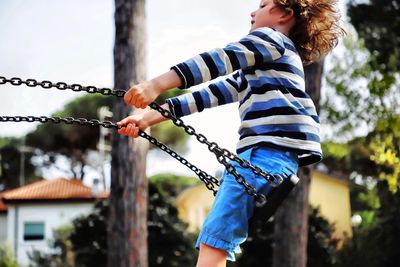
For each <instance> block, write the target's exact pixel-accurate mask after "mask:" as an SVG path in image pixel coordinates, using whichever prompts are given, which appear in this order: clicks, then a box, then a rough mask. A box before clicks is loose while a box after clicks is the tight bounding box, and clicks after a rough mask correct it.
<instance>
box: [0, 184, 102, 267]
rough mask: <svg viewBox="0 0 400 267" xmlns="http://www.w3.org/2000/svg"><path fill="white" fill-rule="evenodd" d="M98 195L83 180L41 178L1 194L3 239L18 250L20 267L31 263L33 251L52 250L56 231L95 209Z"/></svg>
mask: <svg viewBox="0 0 400 267" xmlns="http://www.w3.org/2000/svg"><path fill="white" fill-rule="evenodd" d="M105 197H107V194H106V193H100V194H95V191H92V189H91V188H90V187H87V186H85V185H84V184H83V183H82V182H81V181H80V180H76V179H72V180H67V179H56V180H41V181H39V182H34V183H32V184H29V185H26V186H23V187H20V188H17V189H13V190H9V191H6V192H3V193H2V194H1V195H0V200H2V203H1V202H0V229H1V230H0V242H3V243H6V244H7V245H8V246H9V247H10V248H11V249H12V251H13V252H14V256H15V258H16V259H17V261H18V264H19V266H27V265H28V264H29V258H28V253H29V252H31V251H32V250H34V249H35V250H38V251H41V252H48V251H49V249H50V248H49V241H50V240H52V238H53V230H54V229H56V228H58V227H60V226H64V225H66V224H69V223H71V222H72V220H73V219H74V218H76V217H78V216H81V215H85V214H88V213H90V212H91V210H92V209H93V204H94V202H95V201H96V199H99V198H105Z"/></svg>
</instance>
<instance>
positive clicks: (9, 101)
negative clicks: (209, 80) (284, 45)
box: [0, 0, 400, 267]
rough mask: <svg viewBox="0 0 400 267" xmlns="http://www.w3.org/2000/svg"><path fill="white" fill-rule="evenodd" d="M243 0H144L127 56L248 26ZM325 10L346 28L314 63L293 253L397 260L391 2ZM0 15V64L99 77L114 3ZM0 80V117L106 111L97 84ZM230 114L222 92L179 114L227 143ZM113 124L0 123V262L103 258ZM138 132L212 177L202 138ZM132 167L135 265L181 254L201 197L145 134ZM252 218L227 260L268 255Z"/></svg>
mask: <svg viewBox="0 0 400 267" xmlns="http://www.w3.org/2000/svg"><path fill="white" fill-rule="evenodd" d="M116 2H118V1H116ZM120 2H123V1H120ZM258 5H259V2H258V1H243V0H230V1H227V0H219V1H217V2H215V1H211V0H203V1H199V0H191V1H184V0H170V1H155V0H147V1H145V8H144V10H142V11H143V12H144V13H145V25H146V26H145V28H144V29H143V30H144V33H145V34H144V36H142V38H143V41H144V43H145V51H146V54H145V60H144V61H143V62H136V64H138V65H143V66H142V68H144V70H145V73H146V77H147V78H152V77H154V76H156V75H158V74H161V73H163V72H165V71H166V70H168V69H169V68H170V66H172V65H174V64H176V63H179V62H181V61H183V60H185V59H187V58H189V57H191V56H193V55H196V54H198V53H199V52H203V51H208V50H210V49H212V48H214V47H223V46H225V45H226V44H227V43H229V42H232V41H237V40H239V39H240V38H241V37H243V36H244V35H245V34H247V33H248V31H249V28H250V13H251V11H253V10H255V9H256V8H257V7H258ZM339 7H340V10H341V13H342V20H343V21H342V23H343V25H344V27H345V28H346V31H347V36H346V38H344V39H343V40H342V41H341V42H340V44H339V45H338V47H337V48H335V49H334V51H333V52H332V53H330V54H329V55H328V56H327V57H326V58H325V59H324V61H323V62H322V63H320V64H322V65H323V70H324V71H323V75H322V77H318V79H320V80H321V87H320V88H319V91H318V92H319V96H320V97H319V98H318V101H319V106H320V116H321V124H322V136H323V151H324V160H323V161H322V162H321V163H319V164H317V165H316V166H314V168H313V169H312V170H311V182H310V188H309V194H308V197H307V199H308V200H309V206H308V204H307V207H309V209H308V225H307V232H306V233H303V234H305V235H307V237H308V245H306V249H305V253H306V258H307V259H308V260H307V261H306V262H307V266H310V267H311V266H361V265H363V266H371V267H375V266H400V257H399V256H398V255H400V251H399V248H398V246H397V242H398V240H399V239H400V235H399V233H400V229H399V226H400V219H399V218H400V208H399V206H400V205H399V204H400V193H399V191H398V189H399V177H400V111H399V102H400V92H399V89H398V88H399V83H400V77H399V70H400V63H399V60H398V59H399V56H400V48H399V47H400V1H398V0H393V1H389V0H376V1H374V0H371V1H340V2H339ZM0 25H2V27H0V36H1V40H2V41H1V42H0V77H6V78H8V79H9V78H12V77H20V78H22V79H24V80H25V79H28V78H33V79H36V80H38V81H42V80H49V81H52V82H61V81H62V82H66V83H68V84H75V83H77V84H82V85H85V86H89V85H94V86H97V87H105V88H114V84H115V77H114V68H115V66H114V56H113V53H114V44H115V30H116V29H115V27H116V26H115V3H114V1H111V0H86V1H77V0H69V1H66V0H57V1H49V0H35V1H34V0H2V1H0ZM322 65H321V66H322ZM0 87H1V88H0V92H1V95H0V116H17V115H19V116H29V115H32V116H42V115H44V116H62V117H68V116H72V117H84V118H88V119H92V118H94V119H100V120H112V121H118V120H119V119H121V117H117V116H116V115H114V114H113V105H114V104H113V101H112V99H111V97H109V96H101V95H88V94H85V93H76V92H72V91H71V90H65V91H60V90H53V89H52V90H45V89H42V88H39V87H34V88H31V87H27V86H23V85H22V86H19V87H16V86H12V85H10V84H4V85H1V86H0ZM115 89H124V90H125V89H128V88H115ZM191 90H192V89H191ZM193 90H196V88H193ZM179 93H182V91H178V90H175V91H173V92H172V94H170V95H164V96H161V97H160V99H158V101H159V102H160V103H161V102H162V101H163V100H164V99H165V98H166V97H169V96H172V95H174V94H179ZM237 112H238V111H237V105H236V104H230V105H226V106H222V107H218V108H215V109H211V110H207V111H204V112H202V113H200V114H194V115H192V116H189V117H187V118H184V121H185V123H188V124H189V125H192V126H194V128H195V129H196V131H197V132H200V133H203V134H205V135H206V136H207V138H208V139H209V140H212V141H215V142H216V143H218V144H219V145H220V146H222V147H224V148H227V149H229V150H230V151H234V150H235V145H236V142H237V139H238V137H239V136H238V134H237V129H238V126H239V118H238V116H237ZM112 134H113V133H112V130H108V129H104V128H102V129H99V128H94V127H92V128H89V127H82V126H77V125H72V126H70V125H50V124H42V125H39V124H38V123H3V122H2V123H1V124H0V266H107V265H106V264H107V257H108V259H110V256H107V254H108V253H109V248H108V247H107V227H109V225H108V216H109V214H108V212H109V210H110V207H109V202H108V199H109V196H110V194H113V192H111V189H110V187H111V186H110V185H111V177H112V176H113V175H112V169H111V157H112V156H111V154H112V153H111V149H112V146H111V139H112V137H111V136H112ZM151 134H152V135H153V136H155V137H157V138H158V139H159V140H161V141H162V142H165V143H167V144H168V145H169V146H171V147H172V148H174V149H175V150H177V151H178V152H179V153H181V154H182V155H184V156H185V158H187V159H189V160H190V161H191V162H193V163H195V164H196V166H198V167H199V168H200V169H203V170H205V171H207V172H208V173H210V174H211V175H215V176H216V177H219V176H220V175H221V173H222V171H223V167H222V166H221V165H220V164H219V163H218V162H217V161H216V160H215V157H214V156H213V155H211V154H210V153H209V151H208V149H207V147H205V146H203V145H201V144H199V142H197V140H196V139H195V138H192V137H189V136H187V135H186V134H185V133H184V131H182V130H180V129H177V128H176V127H174V126H173V125H172V124H171V123H163V124H160V125H158V126H156V127H153V128H152V129H151ZM146 176H147V177H149V179H148V182H149V187H148V218H147V225H148V254H149V257H148V258H149V266H191V265H192V266H194V262H195V259H196V253H197V252H196V251H195V250H194V249H193V242H194V240H195V236H196V233H197V232H198V231H199V229H200V227H201V224H202V221H203V219H204V218H205V216H206V214H207V212H208V211H209V209H210V207H211V205H212V199H213V197H212V194H211V193H210V192H208V191H207V190H206V188H205V187H204V186H203V184H202V183H201V182H200V183H199V181H198V179H195V178H193V177H192V176H193V174H192V172H191V171H190V170H188V169H186V168H185V167H184V166H181V165H180V164H179V162H177V161H176V160H174V159H172V158H170V157H169V156H168V155H166V154H165V153H163V152H162V151H160V150H157V149H154V147H150V149H149V151H148V153H147V162H146ZM131 205H134V203H131ZM111 210H112V208H111ZM252 229H253V230H252V231H251V232H250V239H249V241H248V242H247V243H246V244H245V245H244V246H243V247H242V249H243V254H242V256H241V257H239V258H238V261H237V262H236V263H230V265H229V266H238V267H239V266H253V267H254V266H273V264H276V263H273V261H272V255H273V252H272V251H273V245H272V244H273V243H274V238H276V235H274V233H273V232H274V230H273V229H274V220H270V221H268V222H258V223H255V224H254V226H253V228H252ZM161 239H162V241H163V242H164V243H163V242H161ZM266 255H268V256H266ZM121 266H122V265H121ZM135 266H144V265H140V264H138V265H135ZM296 266H302V265H296Z"/></svg>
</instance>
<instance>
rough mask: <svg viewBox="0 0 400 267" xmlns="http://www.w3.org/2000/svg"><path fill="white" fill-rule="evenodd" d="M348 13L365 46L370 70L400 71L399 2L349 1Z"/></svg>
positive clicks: (393, 0)
mask: <svg viewBox="0 0 400 267" xmlns="http://www.w3.org/2000/svg"><path fill="white" fill-rule="evenodd" d="M348 14H349V16H350V19H351V23H352V24H353V25H354V26H355V28H356V29H357V32H358V34H359V35H360V37H361V38H363V39H364V40H365V44H366V47H367V48H368V50H369V51H370V52H371V53H372V54H373V55H374V57H373V58H371V59H370V61H371V62H372V64H373V67H374V69H382V70H384V71H395V72H396V71H399V70H400V61H399V57H400V16H399V14H400V4H399V1H397V0H370V1H355V0H352V1H350V2H349V8H348Z"/></svg>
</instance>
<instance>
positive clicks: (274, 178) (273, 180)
mask: <svg viewBox="0 0 400 267" xmlns="http://www.w3.org/2000/svg"><path fill="white" fill-rule="evenodd" d="M6 83H10V84H12V85H14V86H20V85H22V84H25V85H27V86H28V87H36V86H41V87H42V88H44V89H50V88H56V89H58V90H66V89H70V90H72V91H74V92H80V91H85V92H87V93H90V94H95V93H99V94H102V95H112V96H116V97H124V95H125V93H126V91H124V90H112V89H109V88H97V87H95V86H82V85H79V84H72V85H68V84H66V83H64V82H58V83H52V82H50V81H42V82H38V81H37V80H35V79H27V80H25V81H24V80H22V79H21V78H15V77H14V78H11V79H7V78H5V77H3V76H0V85H2V84H6ZM149 106H150V107H151V108H152V109H155V110H157V111H158V112H160V113H161V115H163V116H164V117H166V118H168V119H170V120H171V121H172V122H173V123H174V124H175V125H176V126H178V127H182V128H184V130H185V132H186V133H188V134H189V135H192V136H195V137H196V139H197V140H198V141H199V142H200V143H202V144H205V145H207V146H208V150H209V151H211V152H212V153H214V154H215V156H216V158H217V160H218V162H220V163H221V164H222V165H224V166H225V168H226V170H227V172H228V173H230V174H232V175H233V176H234V177H235V179H236V181H237V182H238V183H239V184H241V185H242V186H243V187H244V188H245V190H246V192H247V193H248V194H249V195H251V196H254V197H255V199H256V201H257V202H258V204H260V205H262V204H263V203H265V201H266V200H265V196H264V195H262V194H257V192H256V190H255V189H254V188H253V187H252V186H250V185H249V184H248V183H247V182H246V180H245V178H244V177H243V176H242V175H241V174H239V173H238V172H236V169H235V167H234V166H232V165H231V164H230V163H229V162H227V160H226V158H228V159H230V160H232V161H236V162H237V163H239V164H240V166H241V167H243V168H249V169H251V171H252V172H253V173H254V174H255V175H257V176H262V177H263V178H265V179H266V180H267V181H268V182H269V184H270V185H271V186H272V187H277V186H279V185H280V184H281V183H282V181H283V178H282V177H281V176H280V175H275V174H274V175H272V174H269V173H266V172H265V171H263V170H262V169H261V168H259V167H257V166H253V165H251V163H250V162H249V161H247V160H244V159H241V158H239V157H238V156H237V155H235V154H233V153H232V152H230V151H228V150H227V149H224V148H221V147H219V146H218V144H217V143H215V142H210V141H208V140H207V138H206V137H205V136H204V135H202V134H198V133H196V131H195V129H194V128H193V127H192V126H190V125H186V124H185V123H184V122H183V120H182V119H180V118H177V117H175V116H174V115H173V114H172V113H171V112H170V111H168V110H165V109H163V108H162V107H161V106H160V105H158V104H157V103H155V102H153V103H150V104H149ZM72 119H73V118H72ZM65 120H66V121H63V122H65V123H69V121H70V120H71V118H65ZM74 122H75V121H74ZM74 122H71V123H74ZM71 123H70V124H71ZM78 123H79V122H78ZM89 124H90V121H89ZM100 126H102V125H100ZM110 128H111V127H110ZM149 137H150V136H149ZM145 138H146V139H148V140H149V141H150V139H149V138H147V137H145ZM150 138H153V137H150ZM150 142H151V141H150ZM160 144H161V143H160ZM159 147H160V146H159ZM160 149H162V148H161V147H160ZM162 150H163V149H162ZM164 151H165V150H164ZM166 152H167V151H166ZM167 153H168V152H167ZM168 154H170V153H168ZM170 155H171V156H172V157H174V156H173V155H172V154H170ZM178 160H179V159H178ZM179 161H180V160H179ZM185 161H186V160H184V162H185ZM184 162H182V163H183V164H184V165H186V164H185V163H184ZM186 162H187V161H186ZM192 166H194V165H192ZM189 168H191V167H189ZM195 168H196V167H195ZM196 174H197V173H196ZM203 175H206V176H207V177H212V176H210V175H208V174H203ZM203 178H204V177H203ZM212 178H214V177H212ZM200 179H201V178H200ZM214 179H215V178H214ZM214 179H212V180H213V182H214ZM215 180H216V179H215ZM217 181H218V180H217ZM203 182H204V181H203ZM206 186H207V188H209V186H208V184H207V183H206ZM209 189H210V188H209ZM213 192H214V191H213ZM214 194H215V192H214Z"/></svg>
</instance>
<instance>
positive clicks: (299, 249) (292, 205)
mask: <svg viewBox="0 0 400 267" xmlns="http://www.w3.org/2000/svg"><path fill="white" fill-rule="evenodd" d="M323 64H324V63H323V61H321V62H317V63H314V64H311V65H309V66H306V67H305V76H306V88H307V89H306V91H307V93H308V94H309V95H310V96H311V98H312V100H313V101H314V104H315V107H316V108H317V111H318V112H319V108H320V106H319V99H320V92H321V80H322V72H323ZM298 175H299V178H300V182H299V184H298V185H297V186H296V187H295V188H294V190H293V192H291V193H290V195H289V197H288V198H287V199H286V200H285V201H284V203H283V204H282V206H281V207H280V208H279V209H278V211H277V212H276V214H275V226H274V242H275V243H274V253H273V267H306V266H307V237H308V193H309V187H310V182H311V167H309V166H308V167H303V168H300V170H299V173H298Z"/></svg>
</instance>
